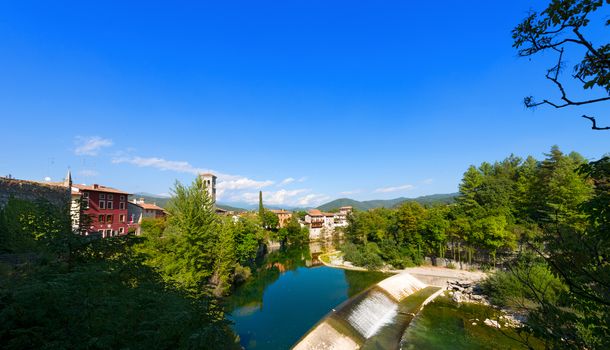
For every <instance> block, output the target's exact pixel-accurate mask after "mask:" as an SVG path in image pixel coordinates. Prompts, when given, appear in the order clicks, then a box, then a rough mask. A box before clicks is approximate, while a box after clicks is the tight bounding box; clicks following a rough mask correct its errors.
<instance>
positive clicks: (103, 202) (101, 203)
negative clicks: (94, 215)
mask: <svg viewBox="0 0 610 350" xmlns="http://www.w3.org/2000/svg"><path fill="white" fill-rule="evenodd" d="M100 209H106V202H105V201H100Z"/></svg>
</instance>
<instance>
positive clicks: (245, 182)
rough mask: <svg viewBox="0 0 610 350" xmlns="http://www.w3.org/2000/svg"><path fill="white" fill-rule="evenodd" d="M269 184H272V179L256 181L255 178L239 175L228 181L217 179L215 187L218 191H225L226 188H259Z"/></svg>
mask: <svg viewBox="0 0 610 350" xmlns="http://www.w3.org/2000/svg"><path fill="white" fill-rule="evenodd" d="M219 179H220V178H219ZM271 185H273V181H271V180H266V181H256V180H252V179H249V178H247V177H240V178H236V179H234V180H228V181H223V180H219V182H218V185H217V186H216V187H217V188H218V190H219V191H226V190H244V189H251V188H258V189H260V188H263V187H267V186H271Z"/></svg>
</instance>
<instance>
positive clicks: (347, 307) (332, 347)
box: [293, 273, 432, 350]
mask: <svg viewBox="0 0 610 350" xmlns="http://www.w3.org/2000/svg"><path fill="white" fill-rule="evenodd" d="M424 288H426V284H424V283H422V282H421V281H420V280H418V279H417V278H415V277H413V276H411V275H410V274H408V273H400V274H398V275H394V276H392V277H388V278H386V279H385V280H383V281H381V282H379V283H378V284H377V285H375V286H374V287H372V288H370V289H368V290H367V291H366V292H363V293H362V294H360V295H357V296H355V297H353V298H351V299H350V300H348V301H346V302H344V303H343V304H341V305H339V306H338V307H337V309H336V310H335V309H333V311H332V313H331V314H330V315H328V316H327V317H326V318H324V319H323V320H322V321H320V322H319V323H318V324H317V325H316V326H315V327H314V328H312V329H311V330H310V331H309V332H308V333H307V334H306V335H305V336H303V338H302V339H301V340H300V341H299V342H297V344H296V345H295V346H294V347H293V349H294V350H305V349H307V350H309V349H329V350H345V349H350V350H355V349H359V348H361V346H363V345H364V344H366V343H367V341H370V340H372V341H375V344H379V342H380V341H382V342H385V343H387V344H390V345H389V346H386V347H389V348H392V347H393V345H391V344H398V343H399V342H400V336H401V335H402V331H404V327H403V325H404V324H406V323H408V322H410V321H411V316H408V317H406V316H405V315H404V314H403V313H404V312H403V309H402V308H403V307H404V305H403V306H401V305H402V304H401V302H404V300H405V298H406V297H408V296H409V295H411V294H413V293H420V292H422V289H424ZM424 292H427V293H428V291H424ZM429 293H430V294H431V293H432V291H429ZM419 305H420V304H419V303H418V304H417V305H415V306H414V307H419ZM399 307H400V308H401V309H400V310H401V313H400V314H398V310H399ZM394 322H398V323H397V324H396V325H395V326H394V327H393V326H392V324H393V323H394ZM388 327H390V328H388ZM384 330H385V331H384ZM379 332H384V334H383V335H381V337H382V338H383V339H381V338H379V337H380V335H379V334H377V333H379ZM388 342H390V343H388ZM385 343H384V344H385ZM377 348H379V347H378V346H377Z"/></svg>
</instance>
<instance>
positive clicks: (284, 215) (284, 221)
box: [271, 209, 292, 228]
mask: <svg viewBox="0 0 610 350" xmlns="http://www.w3.org/2000/svg"><path fill="white" fill-rule="evenodd" d="M271 211H272V212H273V213H274V214H275V215H277V218H278V221H279V223H280V228H282V227H286V225H288V222H289V221H290V219H291V218H292V212H290V211H288V210H284V209H276V210H271Z"/></svg>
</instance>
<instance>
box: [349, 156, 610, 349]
mask: <svg viewBox="0 0 610 350" xmlns="http://www.w3.org/2000/svg"><path fill="white" fill-rule="evenodd" d="M459 189H460V192H459V195H458V197H457V200H456V203H455V204H450V205H440V206H434V207H422V206H421V205H419V204H417V203H405V204H403V205H401V206H399V207H397V208H394V209H374V210H370V211H367V212H355V213H354V214H353V215H352V216H351V217H350V218H349V221H350V225H349V226H348V228H347V230H346V235H345V237H346V241H347V242H346V243H345V244H344V246H343V247H342V249H343V251H344V254H345V259H346V260H349V261H352V262H353V263H355V264H357V265H360V266H366V267H369V268H378V267H380V266H382V265H384V264H389V265H392V266H393V267H396V268H402V267H405V266H410V265H416V264H420V263H421V262H422V260H423V257H424V256H432V257H434V256H436V257H445V256H447V255H448V254H449V255H450V256H451V257H453V258H454V259H455V260H456V261H458V262H459V261H464V260H465V261H468V262H472V261H477V262H480V263H481V264H483V265H484V266H488V267H497V266H500V267H503V269H501V270H500V271H498V272H496V273H495V274H491V277H490V278H488V279H487V280H486V281H485V282H484V288H485V291H486V293H487V294H488V295H489V296H490V297H491V300H492V301H493V302H494V303H495V304H496V305H500V306H503V307H508V308H512V309H513V310H514V311H516V312H520V313H523V314H526V315H527V316H528V318H527V322H526V323H525V325H524V327H523V329H522V331H523V332H527V333H528V334H533V335H534V336H535V337H536V338H539V339H541V340H542V341H544V342H545V346H546V347H548V348H574V349H583V348H588V349H593V348H600V349H605V348H609V347H610V332H609V330H608V327H609V325H610V262H609V261H610V260H609V258H610V240H609V233H610V232H609V230H610V206H609V203H610V158H609V157H604V158H602V159H600V160H598V161H593V162H587V161H586V160H585V159H584V158H583V157H582V156H581V155H580V154H578V153H575V152H572V153H570V154H564V153H562V152H561V151H560V150H559V148H558V147H556V146H554V147H552V149H551V151H550V153H549V154H547V157H546V158H545V159H543V160H541V161H538V160H536V159H534V158H533V157H528V158H526V159H521V158H518V157H515V156H512V155H511V156H510V157H508V158H506V159H504V160H503V161H500V162H495V163H493V164H491V163H487V162H484V163H482V164H481V165H480V166H478V167H475V166H470V167H469V168H468V170H467V171H466V172H465V173H464V177H463V179H462V182H461V184H460V187H459ZM524 339H525V338H524ZM525 341H526V340H525ZM526 345H527V344H526Z"/></svg>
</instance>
